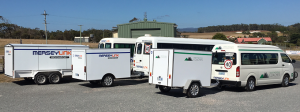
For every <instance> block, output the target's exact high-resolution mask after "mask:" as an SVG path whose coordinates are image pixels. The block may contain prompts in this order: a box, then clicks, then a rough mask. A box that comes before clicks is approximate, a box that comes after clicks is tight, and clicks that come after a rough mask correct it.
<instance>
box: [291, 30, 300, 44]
mask: <svg viewBox="0 0 300 112" xmlns="http://www.w3.org/2000/svg"><path fill="white" fill-rule="evenodd" d="M299 38H300V34H299V33H294V34H291V35H290V39H291V40H290V42H291V43H294V44H297V41H298V40H299Z"/></svg>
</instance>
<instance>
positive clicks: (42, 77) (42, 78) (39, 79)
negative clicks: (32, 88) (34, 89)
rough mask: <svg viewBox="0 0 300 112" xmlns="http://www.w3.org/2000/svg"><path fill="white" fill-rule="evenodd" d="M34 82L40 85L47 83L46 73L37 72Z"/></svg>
mask: <svg viewBox="0 0 300 112" xmlns="http://www.w3.org/2000/svg"><path fill="white" fill-rule="evenodd" d="M34 82H35V83H36V84H38V85H43V84H46V82H47V77H46V75H45V74H37V75H35V78H34Z"/></svg>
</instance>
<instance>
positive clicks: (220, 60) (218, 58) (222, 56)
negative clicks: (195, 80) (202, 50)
mask: <svg viewBox="0 0 300 112" xmlns="http://www.w3.org/2000/svg"><path fill="white" fill-rule="evenodd" d="M227 54H231V55H226V53H213V57H212V64H218V65H224V62H225V61H226V60H231V61H232V63H233V65H236V53H227ZM232 54H233V55H232Z"/></svg>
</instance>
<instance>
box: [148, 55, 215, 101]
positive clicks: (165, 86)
mask: <svg viewBox="0 0 300 112" xmlns="http://www.w3.org/2000/svg"><path fill="white" fill-rule="evenodd" d="M211 59H212V52H210V51H193V50H177V49H151V52H150V74H149V84H155V85H156V87H158V88H159V89H160V91H161V92H169V91H170V90H171V88H183V93H186V94H187V96H188V97H196V96H198V95H199V92H200V87H205V86H211Z"/></svg>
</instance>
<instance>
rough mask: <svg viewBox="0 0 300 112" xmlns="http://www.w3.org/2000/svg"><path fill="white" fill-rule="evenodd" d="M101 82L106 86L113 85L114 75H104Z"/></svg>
mask: <svg viewBox="0 0 300 112" xmlns="http://www.w3.org/2000/svg"><path fill="white" fill-rule="evenodd" d="M101 84H102V86H104V87H110V86H112V85H113V84H114V77H113V76H112V75H106V76H104V78H103V79H102V82H101Z"/></svg>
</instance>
